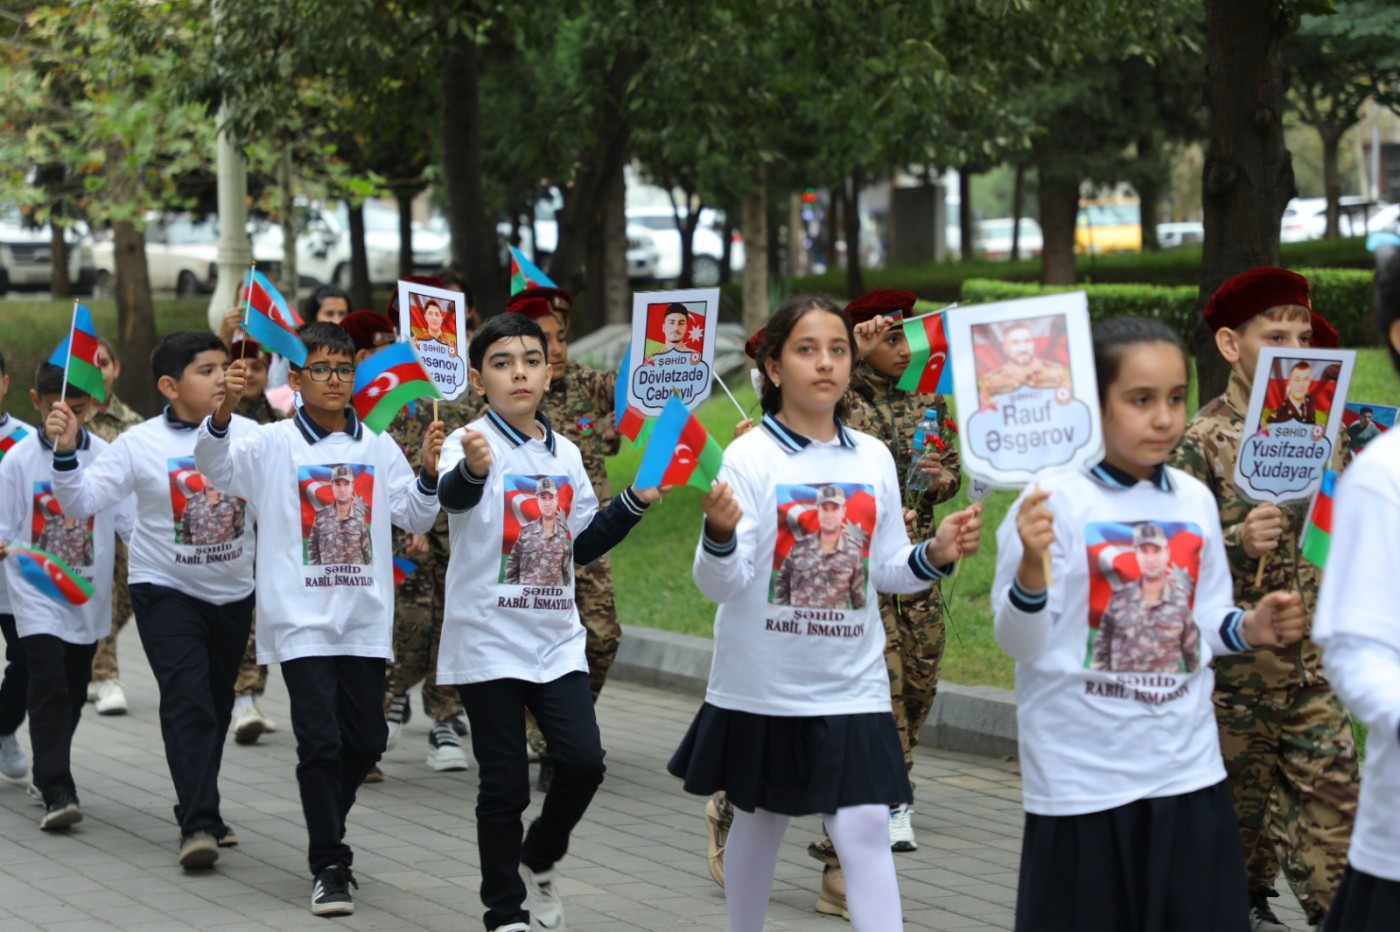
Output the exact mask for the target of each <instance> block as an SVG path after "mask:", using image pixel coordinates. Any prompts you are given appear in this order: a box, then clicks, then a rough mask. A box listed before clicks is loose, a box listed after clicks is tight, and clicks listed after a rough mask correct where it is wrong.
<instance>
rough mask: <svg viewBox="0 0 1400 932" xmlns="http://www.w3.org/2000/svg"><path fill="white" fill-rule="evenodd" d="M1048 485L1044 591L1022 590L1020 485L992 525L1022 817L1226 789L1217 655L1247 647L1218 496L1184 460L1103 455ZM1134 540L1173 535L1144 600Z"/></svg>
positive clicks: (999, 631) (995, 602)
mask: <svg viewBox="0 0 1400 932" xmlns="http://www.w3.org/2000/svg"><path fill="white" fill-rule="evenodd" d="M1040 487H1041V488H1042V489H1044V490H1046V491H1048V492H1050V497H1049V498H1048V499H1047V500H1046V503H1045V504H1046V506H1047V507H1048V508H1049V509H1050V510H1051V512H1052V513H1053V514H1054V531H1055V539H1054V543H1053V544H1052V545H1051V547H1050V563H1051V585H1050V586H1049V589H1048V592H1040V593H1030V592H1026V591H1023V590H1022V589H1021V587H1020V586H1019V584H1016V585H1014V586H1013V582H1014V581H1015V579H1016V571H1017V568H1018V566H1019V565H1020V562H1021V555H1022V553H1023V547H1022V545H1021V538H1020V535H1019V534H1018V533H1017V532H1016V515H1017V512H1018V511H1019V509H1020V505H1021V500H1022V499H1024V498H1025V495H1026V494H1027V493H1024V492H1023V493H1022V495H1021V498H1018V499H1017V501H1016V503H1015V504H1013V505H1012V506H1011V508H1010V509H1009V510H1008V511H1007V513H1006V519H1005V520H1004V521H1003V522H1002V525H1001V527H1000V528H999V529H998V531H997V569H996V579H995V582H994V583H993V586H992V607H993V611H994V613H995V630H996V639H997V643H998V644H999V645H1001V648H1002V649H1003V650H1004V651H1006V653H1007V654H1009V655H1010V656H1011V657H1012V658H1013V659H1015V660H1016V720H1017V726H1018V728H1019V733H1020V751H1021V769H1022V785H1023V796H1024V801H1025V807H1026V811H1028V812H1033V813H1037V814H1039V815H1053V816H1062V815H1080V814H1083V813H1088V812H1100V811H1103V810H1107V809H1112V808H1115V807H1117V806H1122V805H1125V804H1127V803H1129V802H1133V801H1134V800H1139V799H1147V798H1152V797H1161V796H1175V795H1180V794H1183V793H1189V792H1192V791H1194V790H1198V789H1202V788H1204V787H1207V786H1211V785H1213V784H1215V783H1219V782H1220V781H1221V780H1223V779H1225V767H1224V764H1223V762H1222V759H1221V756H1220V741H1219V738H1218V736H1217V734H1216V726H1215V715H1214V712H1213V709H1212V705H1211V692H1212V690H1213V689H1214V684H1215V677H1214V674H1213V673H1212V671H1211V668H1210V661H1211V658H1212V657H1213V656H1215V655H1217V654H1220V653H1223V652H1235V651H1240V650H1244V649H1245V648H1246V646H1247V645H1246V644H1245V643H1244V641H1243V639H1242V637H1241V635H1240V631H1239V628H1240V625H1241V623H1242V620H1243V613H1242V612H1240V611H1239V609H1237V608H1236V607H1235V605H1234V603H1233V595H1232V590H1231V586H1230V568H1229V565H1228V564H1227V563H1226V557H1225V548H1224V543H1223V541H1222V538H1221V531H1220V517H1219V512H1218V511H1217V509H1216V504H1215V500H1214V499H1213V498H1212V497H1211V494H1210V490H1209V489H1207V488H1206V487H1205V486H1204V485H1202V484H1201V483H1200V482H1198V481H1197V480H1195V479H1193V478H1191V477H1190V476H1188V475H1187V474H1185V473H1183V472H1181V471H1179V470H1177V469H1171V468H1166V467H1164V468H1162V469H1159V470H1158V472H1157V473H1156V474H1155V475H1154V477H1153V478H1152V479H1151V480H1144V481H1136V480H1134V479H1133V478H1132V477H1130V476H1127V475H1125V474H1123V473H1121V472H1118V471H1117V470H1113V469H1112V468H1111V467H1107V466H1105V465H1100V466H1098V467H1096V468H1095V469H1094V470H1093V471H1092V472H1091V473H1090V474H1087V475H1085V474H1078V473H1076V474H1070V475H1064V476H1058V477H1055V478H1053V479H1049V480H1046V481H1044V482H1042V483H1040ZM1149 524H1150V525H1155V526H1156V527H1155V529H1154V530H1150V531H1149V530H1146V529H1145V526H1146V525H1149ZM1135 535H1136V536H1138V537H1140V538H1142V539H1143V540H1144V541H1147V542H1149V543H1148V544H1145V546H1144V550H1145V552H1147V547H1148V546H1150V543H1156V544H1157V545H1158V546H1159V547H1160V546H1161V542H1162V541H1163V540H1165V541H1168V542H1169V543H1168V545H1167V551H1168V553H1169V554H1170V563H1169V566H1168V569H1167V575H1168V577H1169V578H1168V579H1167V581H1166V584H1165V586H1164V588H1163V589H1162V591H1161V595H1160V597H1158V598H1157V599H1156V600H1155V601H1153V602H1152V603H1151V607H1150V608H1149V607H1147V600H1146V599H1145V598H1144V596H1143V593H1142V584H1141V583H1140V582H1138V577H1139V573H1140V569H1141V568H1140V565H1139V563H1138V558H1137V556H1136V553H1135V547H1134V538H1135ZM1159 535H1160V536H1159ZM1115 613H1116V614H1115ZM1101 638H1103V639H1104V640H1103V641H1102V642H1100V639H1101ZM1096 646H1097V648H1098V649H1097V650H1096Z"/></svg>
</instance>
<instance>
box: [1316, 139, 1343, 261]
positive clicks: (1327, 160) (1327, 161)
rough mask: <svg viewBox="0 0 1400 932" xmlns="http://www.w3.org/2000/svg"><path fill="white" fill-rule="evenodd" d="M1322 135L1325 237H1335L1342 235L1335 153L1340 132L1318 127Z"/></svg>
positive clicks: (1338, 144)
mask: <svg viewBox="0 0 1400 932" xmlns="http://www.w3.org/2000/svg"><path fill="white" fill-rule="evenodd" d="M1317 134H1318V136H1320V137H1322V191H1323V194H1325V195H1326V196H1327V232H1326V233H1324V234H1323V236H1324V237H1326V238H1327V239H1337V238H1338V237H1339V236H1341V235H1342V227H1341V219H1340V214H1341V203H1342V176H1341V172H1340V171H1338V169H1337V153H1338V150H1339V149H1340V148H1341V145H1342V134H1341V132H1340V131H1338V130H1337V129H1336V128H1335V127H1332V126H1327V127H1325V128H1324V127H1318V130H1317Z"/></svg>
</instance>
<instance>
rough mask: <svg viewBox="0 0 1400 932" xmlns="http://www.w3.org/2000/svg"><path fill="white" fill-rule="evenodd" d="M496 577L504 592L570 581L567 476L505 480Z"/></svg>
mask: <svg viewBox="0 0 1400 932" xmlns="http://www.w3.org/2000/svg"><path fill="white" fill-rule="evenodd" d="M505 496H506V501H505V521H504V522H503V527H502V529H501V572H500V576H499V577H498V579H497V581H498V582H502V583H505V584H506V585H508V586H567V585H569V583H570V581H571V580H572V579H573V565H574V542H573V538H572V537H571V536H570V535H569V514H570V512H571V511H572V509H573V504H574V489H573V486H571V485H570V484H569V479H568V477H567V476H513V475H511V476H506V477H505Z"/></svg>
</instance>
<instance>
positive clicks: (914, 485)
mask: <svg viewBox="0 0 1400 932" xmlns="http://www.w3.org/2000/svg"><path fill="white" fill-rule="evenodd" d="M940 431H941V428H940V427H939V426H938V412H937V411H935V410H933V409H932V408H925V409H924V418H923V420H921V421H919V423H917V424H915V425H914V452H913V454H912V455H911V456H910V459H909V477H908V481H907V482H906V483H905V485H906V486H907V487H908V488H909V490H910V491H911V492H922V491H924V490H925V489H927V488H928V482H929V477H928V474H927V473H925V472H924V471H923V470H922V469H920V468H919V462H920V461H921V460H922V459H923V458H924V453H925V452H926V451H927V450H928V448H929V446H930V445H931V444H932V443H933V441H934V439H935V438H937V437H938V435H939V433H940Z"/></svg>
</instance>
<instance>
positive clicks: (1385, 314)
mask: <svg viewBox="0 0 1400 932" xmlns="http://www.w3.org/2000/svg"><path fill="white" fill-rule="evenodd" d="M1375 307H1376V311H1375V321H1376V332H1377V333H1378V334H1379V335H1380V338H1381V342H1382V343H1384V344H1385V347H1386V349H1388V350H1390V363H1391V365H1393V366H1394V367H1395V371H1396V372H1400V350H1397V349H1396V348H1395V344H1394V343H1392V342H1390V329H1391V328H1392V327H1393V326H1395V322H1396V321H1397V320H1400V250H1396V251H1394V252H1393V253H1392V254H1391V256H1390V258H1389V259H1388V260H1387V261H1385V262H1384V263H1382V264H1381V265H1380V266H1379V267H1378V268H1377V269H1376V298H1375Z"/></svg>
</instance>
